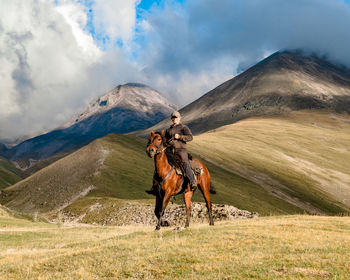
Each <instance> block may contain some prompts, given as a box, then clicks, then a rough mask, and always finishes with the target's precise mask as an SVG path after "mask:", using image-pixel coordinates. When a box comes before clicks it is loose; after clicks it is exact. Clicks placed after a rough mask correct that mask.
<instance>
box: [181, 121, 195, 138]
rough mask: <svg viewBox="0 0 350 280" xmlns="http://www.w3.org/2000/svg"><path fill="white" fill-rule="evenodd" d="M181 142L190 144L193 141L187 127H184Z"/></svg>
mask: <svg viewBox="0 0 350 280" xmlns="http://www.w3.org/2000/svg"><path fill="white" fill-rule="evenodd" d="M180 140H181V141H184V142H189V141H192V140H193V136H192V132H191V130H190V129H189V128H188V127H187V126H186V125H184V126H183V129H182V134H181V135H180Z"/></svg>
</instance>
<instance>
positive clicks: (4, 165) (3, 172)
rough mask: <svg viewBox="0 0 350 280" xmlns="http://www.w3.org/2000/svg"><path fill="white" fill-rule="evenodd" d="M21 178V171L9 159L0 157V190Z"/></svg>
mask: <svg viewBox="0 0 350 280" xmlns="http://www.w3.org/2000/svg"><path fill="white" fill-rule="evenodd" d="M20 180H21V171H20V170H19V169H17V168H16V167H15V166H14V165H13V164H12V163H11V162H10V161H9V160H7V159H5V158H3V157H0V190H1V189H2V188H6V187H8V186H10V185H13V184H15V183H17V182H18V181H20Z"/></svg>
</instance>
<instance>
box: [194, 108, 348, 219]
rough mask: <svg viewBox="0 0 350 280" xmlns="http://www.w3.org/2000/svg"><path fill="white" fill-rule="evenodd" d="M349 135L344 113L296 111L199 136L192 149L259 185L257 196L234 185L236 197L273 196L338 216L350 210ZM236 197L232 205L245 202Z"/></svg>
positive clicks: (266, 198)
mask: <svg viewBox="0 0 350 280" xmlns="http://www.w3.org/2000/svg"><path fill="white" fill-rule="evenodd" d="M349 135H350V116H349V115H347V114H343V115H338V114H335V113H331V112H328V111H299V112H293V113H290V114H288V115H285V116H275V117H264V118H250V119H246V120H243V121H240V122H238V123H236V124H232V125H228V126H224V127H221V128H220V129H217V130H214V131H211V132H208V133H204V134H201V135H199V136H197V137H195V140H194V141H193V142H191V143H190V150H192V151H193V152H195V153H200V154H201V156H202V157H204V158H206V159H207V160H209V161H210V162H212V163H213V164H215V165H216V166H219V167H221V168H223V169H225V170H226V171H227V172H228V173H234V174H240V175H241V176H242V177H244V178H246V179H247V180H250V181H254V182H257V183H258V184H259V186H260V187H259V188H257V189H258V190H259V192H261V194H260V195H257V190H252V189H248V188H246V186H244V185H242V184H240V183H232V184H231V189H230V190H231V191H233V190H234V191H235V192H236V194H237V195H238V194H240V193H245V194H247V193H249V194H250V196H249V197H252V196H253V197H254V196H257V198H258V200H259V199H260V200H261V201H262V202H264V201H269V200H270V198H272V197H275V198H280V199H283V200H284V201H288V202H289V203H290V204H293V205H295V206H297V207H300V208H304V209H305V210H306V211H307V212H311V213H320V214H322V213H323V214H331V213H333V214H337V213H341V212H344V211H345V212H348V211H349V209H350V138H349ZM237 195H234V194H233V193H231V194H230V197H232V199H233V200H235V201H233V202H234V205H237V204H239V203H240V204H242V203H244V202H242V201H241V200H242V199H241V198H240V197H237ZM227 196H228V194H227ZM234 197H236V198H234ZM258 200H257V203H258V204H260V203H259V202H258ZM273 204H274V205H276V204H275V203H273ZM251 206H252V205H250V206H249V207H247V209H248V210H252V208H251ZM279 208H280V207H279ZM280 209H282V208H280ZM266 210H267V209H266ZM264 212H265V211H264ZM265 213H266V212H265Z"/></svg>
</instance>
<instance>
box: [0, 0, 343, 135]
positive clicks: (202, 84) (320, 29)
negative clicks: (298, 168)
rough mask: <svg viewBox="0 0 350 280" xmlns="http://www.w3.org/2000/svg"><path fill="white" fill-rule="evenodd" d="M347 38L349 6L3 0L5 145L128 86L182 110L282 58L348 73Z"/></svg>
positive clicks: (0, 86) (314, 1) (295, 1)
mask: <svg viewBox="0 0 350 280" xmlns="http://www.w3.org/2000/svg"><path fill="white" fill-rule="evenodd" d="M349 30H350V1H349V0H220V1H218V0H178V1H176V0H26V1H22V0H1V8H0V63H1V67H0V139H4V138H9V139H13V138H16V137H21V136H24V135H27V136H34V135H37V134H40V133H42V132H45V131H49V130H51V129H54V128H55V127H57V126H59V125H61V124H62V123H64V122H66V121H67V120H68V119H70V118H71V117H72V116H73V115H74V114H77V113H78V112H80V111H81V110H82V109H83V108H84V107H85V106H86V105H87V104H88V103H90V102H91V101H93V100H95V99H96V98H97V97H98V96H101V95H103V94H105V93H106V92H107V91H109V90H110V89H112V88H114V87H115V86H117V85H119V84H124V83H127V82H140V83H144V84H147V85H149V86H151V87H153V88H154V89H156V90H158V91H160V92H161V93H163V94H164V95H165V96H166V97H167V98H168V99H169V100H170V101H171V102H173V103H175V104H177V105H178V106H179V107H182V106H184V105H186V104H188V103H190V102H192V101H194V100H195V99H197V98H198V97H200V96H201V95H203V94H205V93H206V92H208V91H209V90H211V89H213V88H215V87H216V86H218V85H219V84H221V83H222V82H224V81H226V80H228V79H231V78H232V77H234V76H235V75H237V74H239V73H240V72H242V71H244V70H246V69H247V68H248V67H250V66H252V65H254V64H255V63H256V62H258V61H260V60H261V59H263V58H265V57H266V56H268V55H270V54H272V53H273V52H275V51H278V50H285V49H303V50H305V51H308V52H314V53H317V54H319V55H322V56H326V57H328V58H329V59H330V60H333V61H334V62H336V63H340V64H343V65H346V66H348V67H350V52H349V49H350V36H349V35H350V32H349Z"/></svg>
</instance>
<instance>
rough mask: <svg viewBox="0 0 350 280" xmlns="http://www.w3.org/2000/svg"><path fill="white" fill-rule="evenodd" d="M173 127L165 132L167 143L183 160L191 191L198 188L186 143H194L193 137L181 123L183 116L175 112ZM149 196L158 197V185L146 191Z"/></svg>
mask: <svg viewBox="0 0 350 280" xmlns="http://www.w3.org/2000/svg"><path fill="white" fill-rule="evenodd" d="M171 121H172V125H171V126H170V127H169V128H168V129H167V130H166V132H165V142H166V143H167V146H168V147H169V148H174V154H175V156H176V155H177V156H178V157H179V158H180V159H181V163H182V167H183V168H182V169H183V171H184V176H185V177H186V178H187V180H188V182H189V183H190V186H191V189H195V188H196V187H197V183H196V179H195V177H194V174H193V171H192V169H191V165H190V162H189V160H188V153H187V149H186V142H189V141H192V139H193V136H192V133H191V130H190V129H189V128H188V126H187V125H184V124H182V123H181V115H180V113H179V112H177V111H175V112H173V113H172V114H171ZM146 192H147V193H148V194H154V195H156V194H157V193H158V190H157V185H156V184H154V183H153V184H152V188H151V189H150V190H148V191H146Z"/></svg>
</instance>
